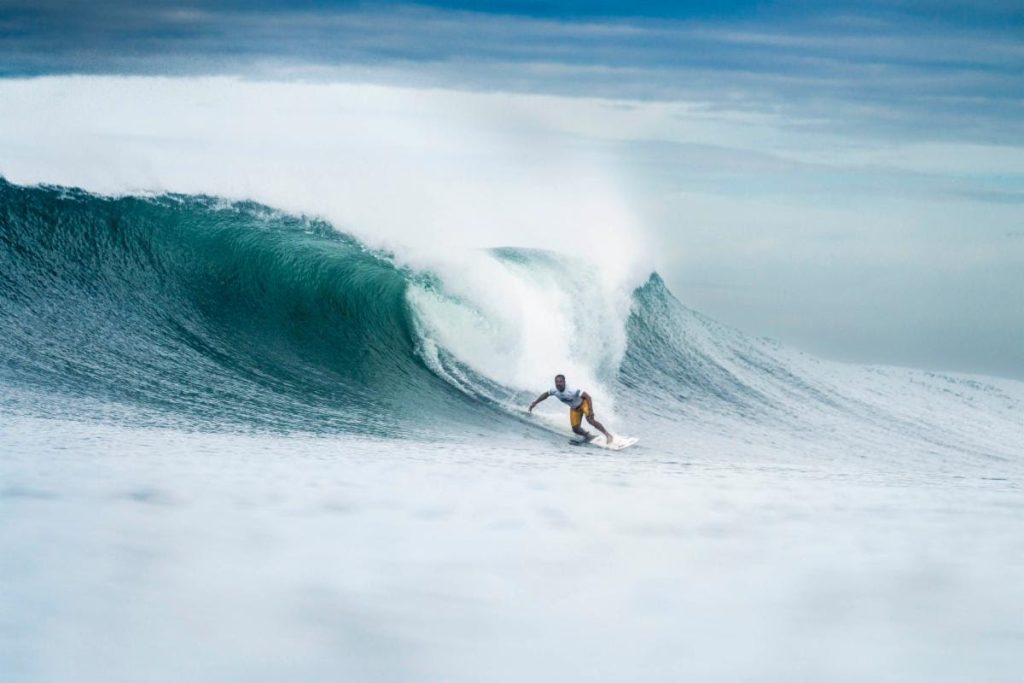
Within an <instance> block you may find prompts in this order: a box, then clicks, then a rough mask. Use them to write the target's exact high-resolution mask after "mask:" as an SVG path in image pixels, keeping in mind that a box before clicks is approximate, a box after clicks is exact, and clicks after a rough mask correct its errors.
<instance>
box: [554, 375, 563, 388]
mask: <svg viewBox="0 0 1024 683" xmlns="http://www.w3.org/2000/svg"><path fill="white" fill-rule="evenodd" d="M555 388H556V389H558V390H559V391H562V390H563V389H565V378H564V377H562V376H561V375H559V376H558V377H555Z"/></svg>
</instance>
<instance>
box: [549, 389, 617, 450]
mask: <svg viewBox="0 0 1024 683" xmlns="http://www.w3.org/2000/svg"><path fill="white" fill-rule="evenodd" d="M548 396H554V397H555V398H557V399H558V400H559V401H561V402H562V403H564V404H565V405H567V406H569V423H570V424H571V425H572V431H574V432H576V433H577V434H579V435H580V436H581V437H583V440H584V441H590V440H591V439H593V438H594V435H593V434H591V433H590V432H588V431H587V430H585V429H583V428H582V427H580V423H581V422H582V421H583V416H584V415H586V416H587V422H589V423H590V424H592V425H593V426H594V428H595V429H597V430H598V431H599V432H601V433H602V434H604V438H605V443H606V444H608V445H611V443H612V439H613V438H614V437H613V436H612V435H611V432H609V431H608V430H607V429H605V428H604V426H603V425H602V424H601V423H600V422H598V421H597V420H595V419H594V401H593V399H591V398H590V394H588V393H587V392H585V391H580V390H579V389H570V388H569V387H567V386H565V375H555V388H554V389H548V390H547V391H545V392H544V393H543V394H541V395H540V396H538V397H537V399H536V400H535V401H534V402H533V403H531V404H530V412H531V413H532V412H533V409H534V408H535V407H536V406H537V404H538V403H540V402H541V401H543V400H544V399H546V398H547V397H548Z"/></svg>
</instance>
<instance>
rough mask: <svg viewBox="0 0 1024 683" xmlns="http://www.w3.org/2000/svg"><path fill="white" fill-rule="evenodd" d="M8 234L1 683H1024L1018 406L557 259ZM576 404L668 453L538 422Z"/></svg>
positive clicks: (246, 228)
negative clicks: (833, 354)
mask: <svg viewBox="0 0 1024 683" xmlns="http://www.w3.org/2000/svg"><path fill="white" fill-rule="evenodd" d="M0 207H2V214H0V237H2V243H0V245H2V248H0V266H2V267H0V411H2V412H0V520H2V523H0V548H3V552H2V553H0V587H2V590H0V670H2V671H3V672H4V675H3V678H4V680H13V681H42V680H46V681H64V680H67V681H71V680H74V681H92V680H95V681H137V680H154V681H165V680H166V681H180V680H209V681H224V680H246V681H252V680H257V681H258V680H267V681H271V680H273V681H279V680H303V681H320V680H324V681H326V680H332V681H334V680H387V681H481V680H487V681H513V680H515V681H520V680H524V679H525V680H602V681H604V680H607V681H619V680H623V681H624V680H639V679H648V680H666V681H668V680H672V681H675V680H679V679H681V678H690V679H696V680H704V681H735V680H764V681H792V680H827V681H863V680H893V681H961V680H987V681H1012V680H1017V678H1018V675H1019V670H1020V666H1021V664H1022V663H1024V661H1022V659H1021V654H1020V653H1021V652H1022V648H1021V643H1022V642H1024V619H1022V617H1021V615H1022V614H1024V573H1022V569H1021V568H1022V567H1024V542H1022V541H1021V535H1020V529H1021V524H1022V522H1024V497H1022V495H1021V487H1020V482H1021V475H1022V464H1021V462H1022V461H1021V446H1022V441H1024V439H1022V436H1024V427H1022V423H1021V415H1024V410H1022V408H1024V385H1022V384H1021V383H1019V382H1013V381H1008V380H998V379H993V378H984V377H970V376H962V375H950V374H942V373H931V372H922V371H915V370H908V369H901V368H884V367H864V366H853V365H843V364H836V363H830V362H826V361H823V360H820V359H816V358H813V357H810V356H807V355H805V354H802V353H800V352H797V351H794V350H792V349H787V348H785V347H782V346H779V345H777V344H775V343H773V342H770V341H767V340H759V339H752V338H750V337H748V336H746V335H744V334H742V333H740V332H738V331H736V330H732V329H730V328H727V327H725V326H722V325H719V324H717V323H716V322H714V321H713V320H709V319H708V318H706V317H704V316H702V315H700V314H699V313H696V312H694V311H692V310H690V309H688V308H686V307H685V306H684V305H683V304H682V303H681V302H680V301H678V300H677V299H676V298H675V297H674V296H673V295H672V293H671V292H669V291H668V289H667V288H666V287H665V285H664V283H663V282H662V281H661V279H660V278H659V277H658V276H657V274H651V275H650V277H648V278H646V279H645V280H643V281H642V282H640V283H638V284H636V285H635V286H632V287H628V288H626V289H623V288H622V287H620V286H619V285H620V284H621V283H610V282H608V281H606V280H604V279H602V278H601V277H600V273H597V274H595V273H593V272H592V271H590V270H588V269H586V268H584V267H580V264H579V263H577V262H575V261H573V260H572V259H571V258H569V257H566V256H563V255H559V254H554V253H550V252H541V251H534V250H522V249H497V250H491V251H484V252H479V253H474V254H471V255H469V256H468V257H465V258H463V259H462V260H460V261H459V262H458V263H456V264H454V265H452V264H448V265H444V264H440V265H437V267H423V266H415V265H411V264H409V263H404V262H403V259H402V258H401V255H400V254H393V253H385V252H379V251H374V250H369V249H367V248H365V247H364V246H363V245H362V244H360V243H359V242H358V241H357V240H355V239H354V238H351V237H349V236H346V235H344V234H341V233H339V232H337V231H336V230H334V228H333V227H332V226H330V225H327V224H325V223H323V222H322V221H317V220H315V219H310V218H306V217H301V216H293V215H288V214H284V213H281V212H277V211H274V210H272V209H271V208H269V207H265V206H260V205H256V204H252V203H231V202H225V201H223V200H219V199H217V198H213V197H196V196H183V195H162V196H153V197H132V196H124V197H118V198H112V197H100V196H96V195H91V194H89V193H86V192H83V191H80V190H75V189H72V188H58V187H19V186H15V185H11V184H9V183H6V182H0ZM581 338H582V339H586V340H587V343H586V344H575V343H574V340H577V339H581ZM557 371H564V372H566V374H570V376H571V377H573V378H574V379H575V378H579V381H578V383H579V384H583V385H584V386H585V388H587V389H588V390H589V391H591V393H592V394H594V395H595V402H596V406H597V409H598V411H599V417H600V418H601V419H602V421H604V422H605V424H606V425H607V426H609V427H610V428H611V429H612V430H613V431H617V432H620V433H623V434H629V435H632V436H638V437H640V439H641V441H640V443H639V444H638V445H637V446H635V447H633V448H630V449H628V450H625V451H621V452H609V451H604V450H600V449H597V448H577V447H572V446H570V445H568V443H567V434H568V429H567V420H566V416H565V414H564V409H562V408H561V407H560V406H556V405H552V403H554V402H553V401H548V402H547V403H545V404H542V406H541V409H540V411H541V414H540V415H539V416H536V417H535V416H530V415H527V414H525V412H524V405H525V404H526V403H527V402H528V401H529V400H531V399H532V398H533V397H534V396H535V395H536V394H537V393H539V392H540V391H541V390H543V389H544V388H546V383H547V382H548V381H549V379H550V375H552V374H554V372H557Z"/></svg>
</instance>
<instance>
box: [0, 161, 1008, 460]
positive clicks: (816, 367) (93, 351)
mask: <svg viewBox="0 0 1024 683" xmlns="http://www.w3.org/2000/svg"><path fill="white" fill-rule="evenodd" d="M0 210H2V213H0V240H2V249H0V401H2V402H3V405H4V406H5V407H6V408H7V409H9V410H16V411H22V412H30V413H33V414H44V415H58V416H61V417H76V416H83V417H89V416H92V417H96V416H99V417H104V416H105V417H116V418H117V419H120V420H128V421H139V422H143V423H147V424H153V423H156V424H171V425H179V426H186V427H188V428H194V429H224V428H229V429H247V428H254V429H273V430H285V431H290V430H302V431H314V432H325V433H339V432H340V433H358V434H370V435H383V436H387V435H391V436H403V435H429V434H434V435H441V434H443V435H445V438H448V437H450V436H451V435H453V434H457V433H463V434H465V433H473V434H483V433H485V431H489V430H493V429H496V428H497V429H502V428H504V429H510V430H518V431H520V432H521V431H522V427H523V425H524V423H528V424H530V425H532V426H534V427H539V428H546V429H552V430H558V431H564V430H565V425H564V422H565V418H564V415H562V414H561V412H559V414H558V417H557V418H556V417H554V411H548V417H547V418H541V419H529V420H528V419H527V418H525V417H524V415H523V411H522V406H523V405H524V403H525V402H527V401H528V400H529V399H530V398H532V397H533V396H535V395H536V393H537V392H538V390H540V389H543V388H544V385H545V384H546V383H547V381H548V379H549V375H550V374H553V371H562V372H565V373H566V374H568V375H569V376H570V377H571V378H573V379H574V380H575V381H576V383H578V384H581V385H583V386H585V387H586V388H588V389H589V390H590V391H591V393H592V394H594V395H595V396H596V397H599V401H600V404H599V405H600V407H601V413H602V415H605V416H610V417H611V418H612V419H613V421H614V423H616V424H625V425H627V426H628V427H629V428H630V429H631V430H633V431H634V433H638V434H641V435H642V436H643V437H644V438H645V440H646V441H647V442H649V443H650V442H653V443H658V442H659V441H660V442H661V443H664V444H671V443H675V442H679V441H680V440H686V439H691V440H692V441H694V442H696V441H697V440H700V439H704V442H706V441H707V437H709V436H710V437H715V438H719V437H720V438H727V439H732V440H734V441H735V440H739V441H741V442H746V443H759V444H765V443H771V444H776V445H777V446H779V447H780V448H784V449H788V450H793V449H798V450H801V451H803V452H815V451H817V452H819V453H828V452H830V451H832V450H834V449H836V448H837V447H842V449H844V450H847V451H849V450H858V449H864V448H871V449H876V450H877V449H881V450H885V449H891V448H900V449H903V451H906V450H907V449H908V448H910V450H915V451H917V452H921V453H929V452H937V451H944V450H947V451H948V450H950V449H953V450H956V451H957V452H958V453H973V454H977V455H979V456H981V457H990V456H992V455H996V456H1002V455H1008V454H1011V453H1012V452H1013V451H1014V449H1015V448H1017V446H1016V445H1015V442H1016V437H1017V436H1018V435H1017V434H1016V430H1017V423H1016V420H1017V419H1018V418H1017V416H1019V414H1020V411H1021V407H1022V405H1024V401H1022V392H1021V390H1020V387H1021V385H1020V383H1015V382H1009V381H999V380H992V381H988V380H980V379H977V378H958V377H953V376H947V375H939V374H934V373H923V372H915V371H909V370H901V369H897V368H865V367H858V366H848V365H841V364H836V363H827V362H824V361H820V360H817V359H814V358H812V357H809V356H806V355H804V354H801V353H798V352H795V351H792V350H789V349H786V348H783V347H780V346H779V345H777V344H774V343H772V342H770V341H767V340H758V339H752V338H750V337H748V336H746V335H743V334H741V333H739V332H737V331H735V330H732V329H729V328H726V327H724V326H721V325H718V324H717V323H715V322H714V321H712V320H709V319H707V318H706V317H704V316H701V315H699V314H698V313H696V312H694V311H691V310H689V309H687V308H686V307H685V306H683V305H682V304H681V303H680V302H679V301H677V300H676V299H675V297H674V296H673V295H672V294H671V293H670V292H669V291H668V289H667V288H666V287H665V284H664V282H663V281H662V280H661V278H660V277H658V276H657V275H656V274H655V275H652V276H651V277H650V279H649V280H648V281H647V282H646V283H645V284H643V285H642V286H640V287H639V288H636V289H635V290H633V289H625V290H622V289H621V288H619V289H617V288H615V287H609V286H607V284H606V283H605V282H604V278H603V277H602V274H601V273H600V271H599V270H596V269H594V268H591V267H588V266H586V265H585V264H582V263H579V262H576V261H574V260H572V259H571V258H569V257H565V256H561V255H558V254H553V253H550V252H542V251H535V250H525V249H495V250H491V251H490V252H481V253H476V254H472V255H470V256H468V257H467V258H464V259H462V260H461V261H459V262H457V263H455V264H454V265H453V264H447V265H445V266H444V267H437V268H430V267H419V268H416V269H413V268H410V267H402V266H399V265H396V260H395V259H394V258H393V257H392V256H391V255H388V254H383V253H378V252H373V251H370V250H368V249H366V248H365V247H364V246H363V245H362V244H361V243H360V242H358V241H357V240H355V239H353V238H351V237H348V236H346V235H343V234H341V233H339V232H337V231H336V230H335V229H333V228H332V227H331V226H330V225H328V224H326V223H324V222H322V221H318V220H313V219H309V218H304V217H296V216H290V215H286V214H282V213H280V212H276V211H273V210H271V209H269V208H267V207H265V206H261V205H258V204H254V203H244V202H243V203H231V202H225V201H222V200H219V199H216V198H211V197H201V196H182V195H163V196H158V197H121V198H105V197H99V196H96V195H92V194H89V193H86V192H84V191H80V190H73V189H66V188H57V187H27V188H26V187H18V186H15V185H11V184H9V183H7V182H5V181H3V180H0Z"/></svg>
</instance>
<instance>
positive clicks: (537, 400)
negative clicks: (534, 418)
mask: <svg viewBox="0 0 1024 683" xmlns="http://www.w3.org/2000/svg"><path fill="white" fill-rule="evenodd" d="M550 395H551V394H549V393H548V392H546V391H545V392H544V393H543V394H541V395H540V396H538V397H537V398H536V399H534V401H533V403H531V404H530V411H529V412H531V413H532V412H533V409H534V408H535V407H536V406H537V404H538V403H540V402H541V401H543V400H544V399H546V398H547V397H548V396H550Z"/></svg>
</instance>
